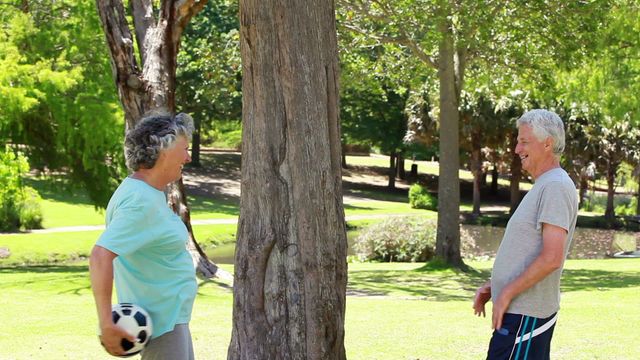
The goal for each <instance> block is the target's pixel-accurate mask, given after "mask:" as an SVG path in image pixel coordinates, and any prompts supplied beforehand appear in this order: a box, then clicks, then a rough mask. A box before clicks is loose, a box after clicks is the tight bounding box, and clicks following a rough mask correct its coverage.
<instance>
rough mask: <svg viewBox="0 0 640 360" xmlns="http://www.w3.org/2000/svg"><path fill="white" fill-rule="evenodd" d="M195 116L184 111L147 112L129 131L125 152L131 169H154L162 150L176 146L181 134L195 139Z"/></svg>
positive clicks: (125, 142)
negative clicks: (175, 112)
mask: <svg viewBox="0 0 640 360" xmlns="http://www.w3.org/2000/svg"><path fill="white" fill-rule="evenodd" d="M193 130H194V127H193V119H192V118H191V116H189V115H187V114H184V113H180V114H177V115H175V116H172V115H168V114H153V115H147V116H145V117H143V118H142V120H140V122H139V123H138V124H137V125H136V126H135V127H134V128H133V130H130V131H129V132H128V133H127V136H126V137H125V141H124V154H125V159H126V163H127V168H129V170H131V171H136V170H138V169H140V168H142V169H151V168H152V167H154V165H155V164H156V160H158V157H159V156H160V151H162V150H166V149H169V148H171V147H173V145H174V144H175V142H176V139H177V138H178V136H184V137H186V138H187V139H191V135H192V134H193Z"/></svg>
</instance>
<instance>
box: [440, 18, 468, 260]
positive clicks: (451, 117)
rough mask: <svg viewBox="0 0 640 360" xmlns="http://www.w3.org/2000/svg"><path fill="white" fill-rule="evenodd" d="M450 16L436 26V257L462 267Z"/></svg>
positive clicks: (456, 113)
mask: <svg viewBox="0 0 640 360" xmlns="http://www.w3.org/2000/svg"><path fill="white" fill-rule="evenodd" d="M450 21H451V19H450V17H447V16H444V15H443V16H442V18H441V19H440V24H439V26H438V28H439V31H440V34H441V36H442V40H441V41H440V48H439V54H440V56H439V62H438V80H439V83H440V156H439V158H440V159H439V164H440V167H439V169H440V170H439V177H438V232H437V237H436V256H438V257H440V258H441V259H443V260H444V261H445V262H447V263H448V264H451V265H454V266H463V265H464V263H463V262H462V257H461V256H460V180H459V178H458V170H459V168H460V154H459V149H458V144H459V138H458V137H459V134H458V123H459V118H460V115H459V113H458V96H457V91H456V82H455V70H454V59H453V58H454V52H455V51H454V42H453V33H452V26H451V23H450Z"/></svg>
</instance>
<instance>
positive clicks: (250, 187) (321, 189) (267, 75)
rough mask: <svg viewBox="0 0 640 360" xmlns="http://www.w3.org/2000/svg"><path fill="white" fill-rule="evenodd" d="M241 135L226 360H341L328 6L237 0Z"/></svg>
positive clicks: (340, 239) (296, 0)
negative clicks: (236, 227)
mask: <svg viewBox="0 0 640 360" xmlns="http://www.w3.org/2000/svg"><path fill="white" fill-rule="evenodd" d="M240 36H241V37H240V38H241V54H242V63H243V64H242V66H243V79H242V81H243V82H242V92H243V112H242V114H243V125H242V126H243V134H242V136H243V141H242V185H241V199H240V221H239V225H238V236H237V245H236V253H235V282H234V305H233V331H232V337H231V344H230V345H229V353H228V359H265V360H268V359H318V360H320V359H336V360H339V359H345V358H346V356H345V348H344V315H345V293H346V281H347V264H346V251H347V238H346V230H345V221H344V210H343V204H342V186H341V174H340V173H341V155H340V125H339V121H338V97H339V90H338V79H339V75H338V54H337V39H336V28H335V13H334V7H333V4H332V2H326V1H325V2H321V1H306V0H288V1H275V0H261V1H255V0H242V1H240Z"/></svg>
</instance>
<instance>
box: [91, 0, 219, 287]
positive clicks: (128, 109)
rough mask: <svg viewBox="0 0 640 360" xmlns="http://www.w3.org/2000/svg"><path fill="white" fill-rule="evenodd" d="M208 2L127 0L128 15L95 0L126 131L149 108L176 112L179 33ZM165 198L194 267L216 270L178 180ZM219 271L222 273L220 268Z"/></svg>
mask: <svg viewBox="0 0 640 360" xmlns="http://www.w3.org/2000/svg"><path fill="white" fill-rule="evenodd" d="M206 2H207V0H200V1H195V0H191V1H184V0H183V1H177V0H173V1H172V0H163V1H161V3H160V8H159V9H158V10H157V11H156V9H154V7H153V2H152V1H151V0H131V1H130V2H129V6H130V15H128V14H127V12H126V10H125V8H124V5H123V3H122V1H121V0H96V5H97V7H98V14H99V15H100V20H101V21H102V28H103V30H104V32H105V36H106V39H107V45H108V47H109V53H110V55H111V65H112V70H113V78H114V80H115V83H116V87H117V89H118V95H119V97H120V102H121V104H122V107H123V109H124V114H125V122H126V131H128V130H129V129H132V128H133V127H134V126H135V125H136V124H137V123H138V121H140V119H141V118H142V116H143V115H144V114H145V113H147V112H149V111H156V110H159V111H166V112H169V113H175V78H176V56H177V54H178V48H179V44H180V35H181V34H182V31H183V29H184V27H185V26H186V25H187V23H188V22H189V20H190V19H191V17H192V16H194V15H195V14H197V13H198V12H199V11H200V10H201V9H202V8H203V7H204V5H205V4H206ZM156 13H157V15H156ZM128 16H131V17H132V18H133V22H134V29H135V33H136V36H135V39H136V41H137V44H138V46H137V49H139V51H140V56H139V58H140V59H141V61H142V66H139V65H138V60H137V56H136V54H135V49H136V47H135V46H134V38H133V36H132V34H131V31H130V30H129V23H128V21H127V17H128ZM167 201H168V203H169V206H171V208H172V209H174V211H175V212H176V213H177V214H178V215H180V217H181V218H182V220H183V221H184V222H185V225H186V226H187V229H189V243H188V248H189V250H190V253H191V256H192V257H193V261H194V264H195V265H196V266H197V269H198V271H199V272H200V273H201V274H202V275H203V276H205V277H211V276H213V275H216V273H217V272H219V271H220V270H219V269H218V267H217V266H216V265H215V264H213V263H212V262H211V261H209V259H207V257H206V255H205V254H204V252H203V251H202V249H200V246H199V245H198V244H197V243H196V240H195V237H194V236H193V231H192V229H191V224H190V215H189V207H188V205H187V198H186V194H185V192H184V186H183V184H182V179H180V180H179V181H177V182H175V183H173V184H170V185H169V186H168V188H167ZM220 274H223V273H222V272H221V271H220ZM224 275H226V274H224Z"/></svg>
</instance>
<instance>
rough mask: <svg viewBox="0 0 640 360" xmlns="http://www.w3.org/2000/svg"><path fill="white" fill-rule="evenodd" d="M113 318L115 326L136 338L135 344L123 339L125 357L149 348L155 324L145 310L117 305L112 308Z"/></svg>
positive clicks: (122, 304) (132, 305)
mask: <svg viewBox="0 0 640 360" xmlns="http://www.w3.org/2000/svg"><path fill="white" fill-rule="evenodd" d="M111 316H112V317H113V323H114V324H116V325H117V326H119V327H121V328H123V329H124V330H125V331H127V332H128V333H129V334H131V335H133V336H135V337H136V342H134V343H132V342H130V341H129V340H127V339H122V348H123V349H124V350H125V355H124V356H123V357H129V356H133V355H135V354H138V353H139V352H140V351H142V349H144V347H145V346H147V344H148V343H149V339H151V335H152V334H153V324H152V322H151V316H149V314H148V313H147V312H146V311H145V310H144V309H143V308H141V307H140V306H138V305H135V304H129V303H120V304H115V305H113V306H112V307H111Z"/></svg>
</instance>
